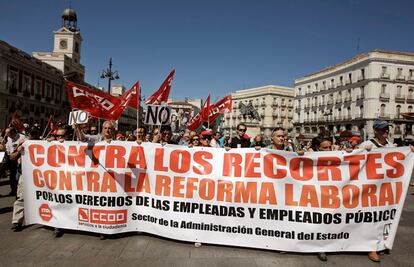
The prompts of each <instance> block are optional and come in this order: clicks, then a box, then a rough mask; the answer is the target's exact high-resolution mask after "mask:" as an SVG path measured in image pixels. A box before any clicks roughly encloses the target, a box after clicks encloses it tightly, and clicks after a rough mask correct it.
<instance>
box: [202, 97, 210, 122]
mask: <svg viewBox="0 0 414 267" xmlns="http://www.w3.org/2000/svg"><path fill="white" fill-rule="evenodd" d="M200 113H201V120H202V121H208V117H209V115H210V95H208V97H207V99H206V102H204V105H203V107H202V108H201V110H200Z"/></svg>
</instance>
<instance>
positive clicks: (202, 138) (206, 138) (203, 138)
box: [201, 137, 211, 140]
mask: <svg viewBox="0 0 414 267" xmlns="http://www.w3.org/2000/svg"><path fill="white" fill-rule="evenodd" d="M201 140H211V137H201Z"/></svg>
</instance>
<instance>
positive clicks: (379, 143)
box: [360, 119, 395, 150]
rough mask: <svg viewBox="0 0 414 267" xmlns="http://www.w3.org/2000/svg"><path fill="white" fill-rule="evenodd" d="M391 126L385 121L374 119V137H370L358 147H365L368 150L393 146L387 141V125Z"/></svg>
mask: <svg viewBox="0 0 414 267" xmlns="http://www.w3.org/2000/svg"><path fill="white" fill-rule="evenodd" d="M390 126H391V127H392V125H391V124H389V123H388V122H386V121H383V120H379V119H377V120H375V121H374V126H373V128H374V138H371V139H369V140H367V141H365V142H363V143H362V144H361V145H360V147H361V148H366V149H368V150H370V149H371V148H380V147H395V145H394V144H393V143H391V142H390V141H388V134H389V131H390V129H389V127H390Z"/></svg>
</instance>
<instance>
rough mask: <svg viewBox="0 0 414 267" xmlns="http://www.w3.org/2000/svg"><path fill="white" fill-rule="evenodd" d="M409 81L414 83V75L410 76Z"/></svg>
mask: <svg viewBox="0 0 414 267" xmlns="http://www.w3.org/2000/svg"><path fill="white" fill-rule="evenodd" d="M407 81H408V82H409V83H414V75H411V76H409V77H408V80H407Z"/></svg>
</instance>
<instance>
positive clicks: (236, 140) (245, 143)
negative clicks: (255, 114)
mask: <svg viewBox="0 0 414 267" xmlns="http://www.w3.org/2000/svg"><path fill="white" fill-rule="evenodd" d="M246 131H247V126H246V124H244V123H239V124H238V125H237V134H236V136H234V137H233V138H232V139H231V143H230V147H231V148H238V147H250V139H248V138H245V135H246Z"/></svg>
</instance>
